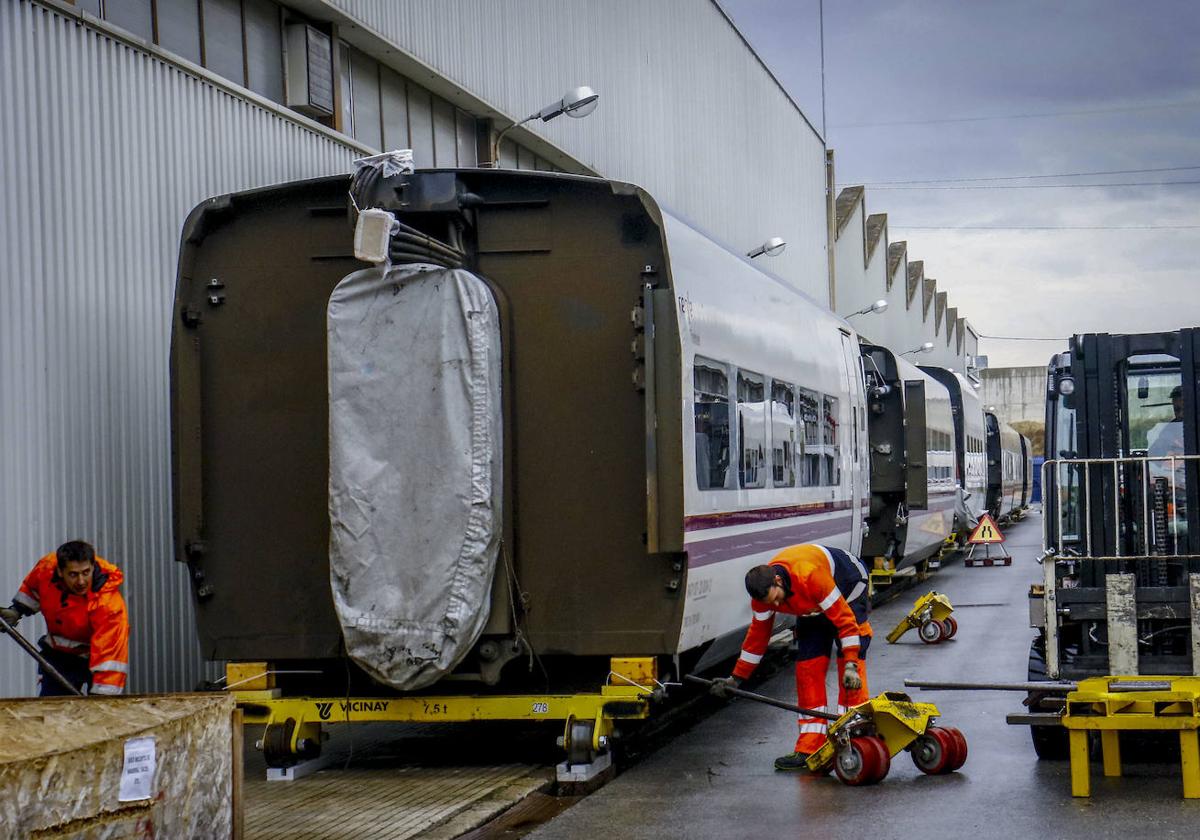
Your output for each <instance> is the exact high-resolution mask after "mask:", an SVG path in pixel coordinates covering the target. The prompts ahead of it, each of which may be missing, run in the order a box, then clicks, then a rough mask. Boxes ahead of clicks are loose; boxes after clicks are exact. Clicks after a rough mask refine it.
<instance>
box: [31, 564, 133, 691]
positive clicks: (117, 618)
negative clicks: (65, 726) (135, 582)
mask: <svg viewBox="0 0 1200 840" xmlns="http://www.w3.org/2000/svg"><path fill="white" fill-rule="evenodd" d="M124 579H125V576H124V575H122V574H121V570H120V569H118V568H117V567H116V566H114V565H113V564H112V563H109V562H108V561H107V560H104V559H102V558H100V557H97V558H96V560H95V569H94V570H93V571H92V587H91V589H89V590H88V592H87V594H85V595H72V594H71V593H70V592H69V591H68V590H67V588H66V586H65V585H64V584H63V582H62V580H61V579H60V578H59V576H58V557H57V555H55V554H53V553H52V554H47V555H46V556H45V557H43V558H42V559H41V560H39V561H38V562H37V565H35V566H34V567H33V570H32V571H31V572H30V573H29V574H28V575H26V576H25V581H24V582H23V583H22V584H21V588H20V589H19V590H18V591H17V594H16V597H14V598H13V606H15V607H16V608H17V609H18V610H19V611H21V612H22V613H25V614H26V615H32V614H34V613H36V612H41V614H42V616H43V617H44V618H45V619H46V637H45V641H46V643H47V644H48V645H49V646H50V647H51V648H53V649H54V650H57V651H61V652H62V653H69V654H74V655H76V656H80V657H83V658H86V659H87V660H88V667H89V668H90V669H91V671H92V688H91V693H92V694H120V693H121V692H122V691H124V690H125V678H126V676H127V675H128V674H129V615H128V613H127V612H126V610H125V599H124V598H122V597H121V591H120V586H121V581H122V580H124Z"/></svg>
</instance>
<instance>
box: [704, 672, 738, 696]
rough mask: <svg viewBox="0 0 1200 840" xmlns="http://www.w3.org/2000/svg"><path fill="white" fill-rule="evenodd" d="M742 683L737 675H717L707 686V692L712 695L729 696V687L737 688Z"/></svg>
mask: <svg viewBox="0 0 1200 840" xmlns="http://www.w3.org/2000/svg"><path fill="white" fill-rule="evenodd" d="M741 684H742V681H741V680H739V679H738V678H737V677H717V678H716V679H715V680H713V681H712V683H711V684H710V685H709V686H708V693H709V694H711V695H712V696H713V697H720V698H722V699H726V698H728V697H730V696H731V695H730V693H729V689H731V688H737V687H738V686H739V685H741Z"/></svg>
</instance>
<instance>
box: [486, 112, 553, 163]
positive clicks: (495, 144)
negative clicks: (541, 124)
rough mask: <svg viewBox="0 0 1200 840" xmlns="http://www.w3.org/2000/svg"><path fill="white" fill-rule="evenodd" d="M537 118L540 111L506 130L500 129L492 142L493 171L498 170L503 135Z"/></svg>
mask: <svg viewBox="0 0 1200 840" xmlns="http://www.w3.org/2000/svg"><path fill="white" fill-rule="evenodd" d="M539 116H541V112H540V111H539V112H538V113H536V114H530V115H529V116H528V117H526V118H525V119H523V120H521V121H520V122H515V123H513V124H512V125H510V126H508V128H505V129H502V130H501V131H500V132H499V133H498V134H497V135H496V139H495V140H493V141H492V168H493V169H499V168H500V141H501V140H503V139H504V135H505V134H508V132H510V131H512V130H513V129H514V128H516V127H517V126H520V125H525V123H527V122H529V121H530V120H532V119H536V118H537V117H539Z"/></svg>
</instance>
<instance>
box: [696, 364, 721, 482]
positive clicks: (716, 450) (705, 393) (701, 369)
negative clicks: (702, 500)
mask: <svg viewBox="0 0 1200 840" xmlns="http://www.w3.org/2000/svg"><path fill="white" fill-rule="evenodd" d="M692 386H693V389H694V392H695V398H694V402H695V407H694V409H693V410H694V412H695V415H694V420H695V429H696V485H697V486H698V487H699V488H700V489H701V490H723V489H724V488H725V487H726V485H727V484H728V479H729V374H728V372H727V371H726V368H725V366H724V365H722V364H721V363H720V362H709V361H706V360H702V359H699V358H697V359H696V363H695V365H694V366H693V369H692Z"/></svg>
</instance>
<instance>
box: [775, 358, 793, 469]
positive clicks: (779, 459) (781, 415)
mask: <svg viewBox="0 0 1200 840" xmlns="http://www.w3.org/2000/svg"><path fill="white" fill-rule="evenodd" d="M771 483H772V484H773V485H774V486H775V487H795V486H796V389H795V388H794V387H793V386H791V385H788V384H787V383H786V382H776V381H772V382H771Z"/></svg>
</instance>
